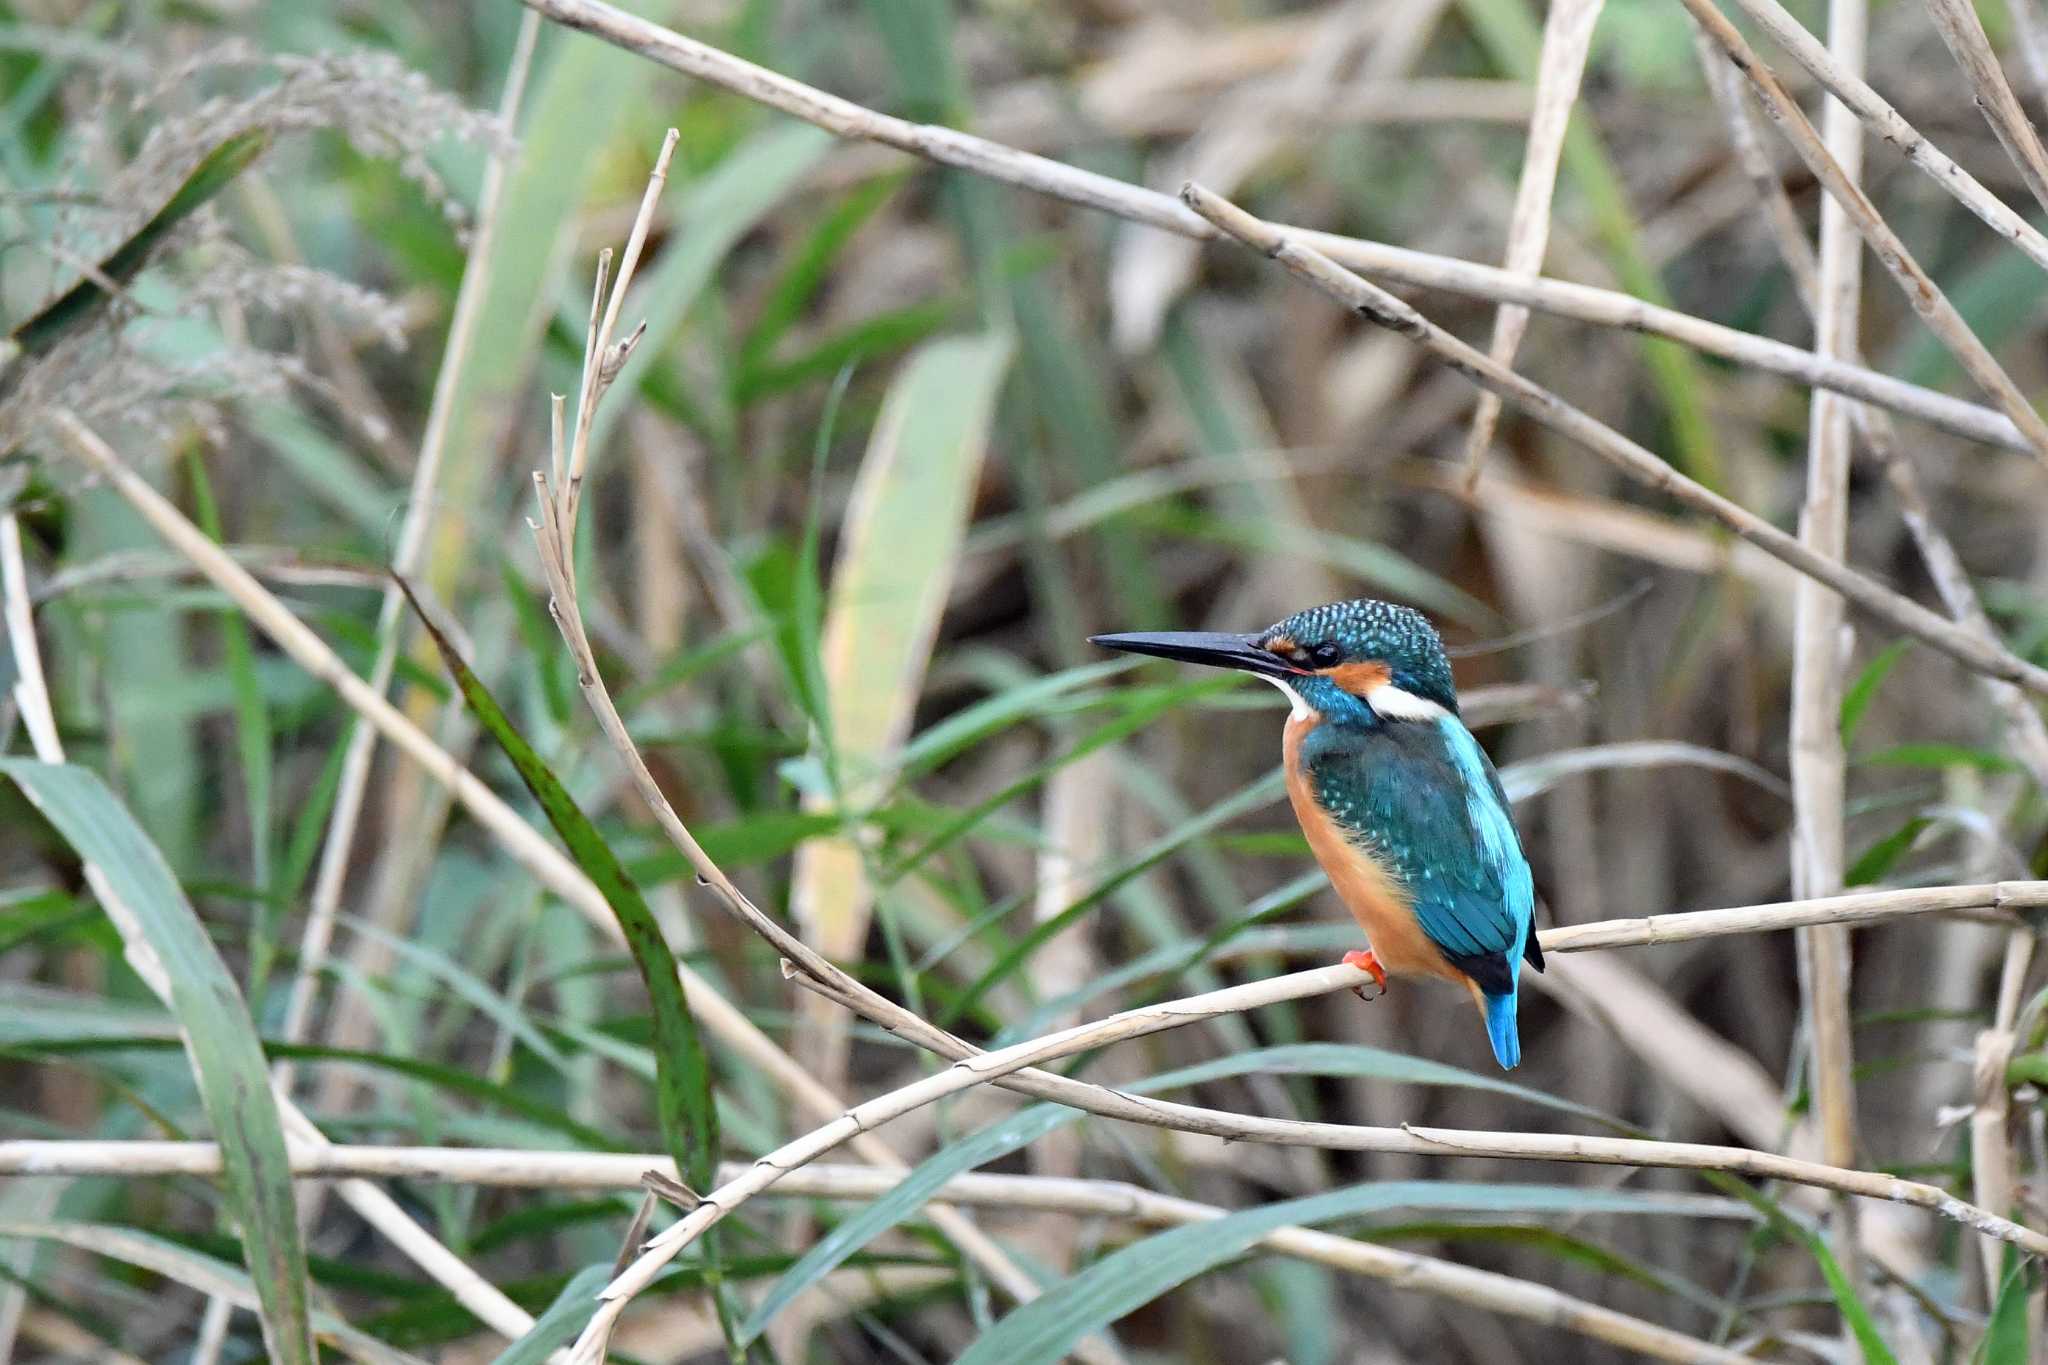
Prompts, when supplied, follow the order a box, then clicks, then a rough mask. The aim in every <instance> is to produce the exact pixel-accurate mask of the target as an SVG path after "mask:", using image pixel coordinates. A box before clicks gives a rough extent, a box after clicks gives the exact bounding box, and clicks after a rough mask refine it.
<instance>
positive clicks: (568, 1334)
mask: <svg viewBox="0 0 2048 1365" xmlns="http://www.w3.org/2000/svg"><path fill="white" fill-rule="evenodd" d="M611 1277H612V1268H611V1267H610V1266H608V1265H587V1266H585V1267H583V1269H581V1270H579V1271H577V1272H576V1274H575V1275H574V1277H572V1278H571V1279H570V1281H569V1283H567V1284H565V1285H563V1286H562V1292H561V1293H559V1294H557V1295H555V1301H554V1302H553V1303H551V1304H549V1305H548V1308H547V1311H546V1312H545V1313H542V1314H541V1315H540V1317H539V1318H537V1319H535V1321H534V1324H533V1326H531V1327H529V1328H528V1329H527V1331H526V1335H525V1336H523V1337H521V1338H519V1340H517V1341H515V1342H513V1343H512V1344H511V1345H510V1346H508V1347H506V1348H505V1349H504V1350H503V1351H501V1352H500V1353H499V1354H498V1358H497V1359H496V1360H494V1361H492V1362H491V1365H541V1362H542V1361H544V1360H546V1359H547V1358H548V1357H549V1356H550V1355H552V1354H554V1352H555V1350H556V1349H557V1348H558V1347H562V1346H567V1345H568V1344H569V1343H570V1342H571V1341H574V1340H575V1339H576V1334H577V1333H578V1332H581V1331H582V1330H583V1327H584V1324H585V1323H588V1322H589V1321H590V1317H591V1314H593V1313H595V1312H596V1311H597V1291H598V1290H600V1289H602V1288H604V1287H605V1284H606V1283H607V1282H608V1281H609V1280H610V1279H611Z"/></svg>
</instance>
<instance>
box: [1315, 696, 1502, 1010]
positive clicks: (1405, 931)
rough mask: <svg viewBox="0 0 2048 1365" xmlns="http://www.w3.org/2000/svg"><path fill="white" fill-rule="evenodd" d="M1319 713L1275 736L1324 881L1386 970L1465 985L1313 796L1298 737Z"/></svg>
mask: <svg viewBox="0 0 2048 1365" xmlns="http://www.w3.org/2000/svg"><path fill="white" fill-rule="evenodd" d="M1320 720H1321V717H1319V716H1315V715H1312V714H1311V715H1297V716H1290V717H1288V720H1287V729H1286V732H1285V736H1284V738H1283V739H1282V741H1281V755H1282V758H1283V760H1284V762H1285V765H1286V771H1287V799H1288V801H1289V802H1290V803H1291V804H1292V805H1293V806H1294V818H1295V819H1297V820H1299V821H1300V822H1301V831H1302V833H1303V834H1305V835H1307V836H1308V846H1309V849H1310V851H1311V852H1313V853H1314V854H1315V855H1316V861H1317V862H1318V863H1320V864H1321V865H1322V869H1323V874H1324V875H1325V876H1327V877H1328V878H1329V879H1330V885H1332V886H1334V887H1336V888H1337V896H1338V898H1339V899H1340V900H1342V901H1343V902H1344V907H1345V909H1347V910H1349V911H1350V912H1351V917H1352V918H1353V919H1355V920H1357V921H1358V925H1359V927H1360V928H1361V929H1363V930H1365V937H1366V941H1367V942H1368V943H1369V944H1370V945H1371V947H1372V951H1373V955H1374V956H1375V957H1377V958H1378V959H1379V961H1380V965H1381V966H1382V967H1385V968H1386V969H1387V971H1388V972H1390V973H1397V974H1408V975H1419V976H1435V977H1441V978H1443V979H1444V980H1447V981H1455V982H1458V983H1459V984H1461V985H1468V986H1469V985H1470V984H1471V983H1470V981H1469V980H1468V979H1467V977H1466V976H1465V974H1464V973H1463V972H1461V971H1459V970H1458V969H1457V968H1455V967H1453V966H1452V965H1451V964H1450V963H1448V962H1446V961H1444V957H1443V954H1442V953H1440V952H1438V951H1437V947H1436V945H1435V944H1434V943H1432V942H1430V941H1429V938H1428V936H1427V935H1425V934H1424V933H1423V932H1422V925H1421V924H1420V923H1419V922H1417V920H1416V918H1415V911H1414V910H1413V909H1412V908H1411V907H1410V904H1409V900H1408V895H1407V893H1406V892H1405V891H1403V890H1402V888H1401V885H1400V883H1399V881H1398V880H1397V879H1396V878H1395V876H1394V875H1393V873H1392V872H1390V871H1389V870H1388V869H1387V868H1385V867H1382V866H1381V865H1380V863H1379V860H1378V859H1376V858H1374V857H1373V855H1372V853H1371V852H1370V851H1369V850H1368V849H1366V848H1364V847H1362V846H1361V845H1360V844H1359V843H1357V842H1355V841H1354V840H1353V839H1351V838H1349V837H1347V836H1346V834H1345V833H1344V831H1343V830H1342V829H1341V828H1340V827H1339V826H1338V824H1337V822H1336V821H1334V820H1332V819H1331V818H1330V816H1329V814H1328V813H1327V812H1325V811H1324V810H1323V807H1322V805H1321V803H1320V802H1318V801H1317V800H1316V795H1315V791H1314V788H1313V785H1312V784H1311V783H1310V781H1309V776H1308V773H1307V772H1306V771H1305V770H1304V769H1303V768H1302V765H1301V742H1302V740H1303V739H1304V738H1306V737H1307V735H1308V732H1309V731H1310V730H1313V729H1314V728H1315V727H1316V725H1317V723H1318V722H1319V721H1320Z"/></svg>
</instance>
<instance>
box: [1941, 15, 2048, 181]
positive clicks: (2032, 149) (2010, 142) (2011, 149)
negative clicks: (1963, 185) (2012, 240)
mask: <svg viewBox="0 0 2048 1365" xmlns="http://www.w3.org/2000/svg"><path fill="white" fill-rule="evenodd" d="M1927 12H1928V14H1929V15H1931V16H1932V17H1933V19H1934V27H1935V30H1936V31H1937V32H1938V33H1940V34H1941V40H1942V42H1944V43H1946V44H1948V50H1949V51H1950V52H1951V53H1953V54H1954V56H1955V59H1956V65H1957V66H1960V67H1961V68H1962V69H1963V75H1964V76H1965V77H1967V78H1968V79H1969V82H1970V88H1971V89H1972V90H1974V91H1976V92H1977V108H1978V109H1980V110H1982V111H1983V113H1984V121H1985V122H1986V123H1988V124H1990V125H1991V131H1992V132H1993V133H1994V134H1996V135H1997V137H1998V145H1999V146H2001V147H2003V148H2005V154H2006V155H2007V156H2009V157H2011V158H2012V164H2013V165H2015V166H2017V167H2018V168H2019V172H2020V178H2021V179H2022V180H2025V181H2026V182H2027V189H2028V191H2029V192H2031V193H2032V194H2033V196H2034V202H2035V203H2036V204H2039V205H2040V206H2041V207H2042V208H2048V150H2044V149H2043V148H2042V146H2041V135H2040V134H2039V133H2038V132H2036V131H2035V130H2034V124H2033V120H2031V119H2029V118H2028V117H2027V111H2026V110H2025V109H2024V108H2022V107H2021V105H2020V97H2019V96H2018V95H2016V94H2014V93H2013V88H2012V83H2011V82H2010V81H2008V80H2006V78H2005V68H2004V67H2003V66H2001V65H1999V62H1998V54H1997V53H1996V52H1993V51H1992V50H1991V39H1990V37H1989V36H1988V35H1986V34H1985V32H1984V21H1983V20H1982V19H1979V18H1978V17H1977V7H1976V5H1975V4H1973V3H1971V0H1927Z"/></svg>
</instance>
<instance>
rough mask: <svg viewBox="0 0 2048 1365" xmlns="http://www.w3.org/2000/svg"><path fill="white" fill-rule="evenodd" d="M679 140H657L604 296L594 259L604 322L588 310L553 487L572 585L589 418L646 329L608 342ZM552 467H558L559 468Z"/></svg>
mask: <svg viewBox="0 0 2048 1365" xmlns="http://www.w3.org/2000/svg"><path fill="white" fill-rule="evenodd" d="M680 137H681V134H680V133H678V132H677V131H676V130H675V129H674V128H671V129H669V130H668V133H667V135H666V136H665V137H663V138H662V140H661V151H660V153H659V154H657V155H656V156H655V158H654V170H653V172H652V173H651V174H650V175H649V176H648V177H647V189H646V191H645V192H644V193H642V195H641V197H640V211H639V212H638V213H637V214H635V215H634V217H633V228H632V231H631V232H630V233H628V234H627V237H626V249H625V252H624V253H623V254H621V255H620V257H619V275H618V278H617V279H616V280H615V281H613V282H612V285H611V290H610V294H609V296H607V295H606V291H605V266H606V264H607V263H608V262H609V260H610V257H611V253H610V250H609V249H607V250H606V251H605V253H604V255H603V256H601V257H600V258H599V263H598V271H597V296H598V298H600V299H604V300H605V302H604V318H603V320H602V321H601V322H600V321H599V319H598V316H597V310H596V308H595V307H594V306H593V307H592V309H591V318H590V337H589V340H588V342H587V344H586V347H585V350H584V355H583V385H582V390H581V393H580V395H579V397H578V399H577V406H576V435H575V438H574V443H573V444H572V445H571V446H570V448H569V455H568V460H567V464H566V468H567V472H566V475H562V476H558V477H557V479H556V482H555V488H556V494H557V496H558V497H560V499H561V509H560V511H559V512H558V513H557V518H556V519H557V523H558V524H557V529H558V530H559V531H560V533H561V535H562V548H563V558H564V560H565V561H566V562H567V563H568V564H569V566H570V569H571V573H570V579H571V581H574V578H575V574H574V567H575V557H576V514H577V509H578V508H579V507H580V506H581V505H582V500H583V479H584V476H585V474H586V473H587V472H588V470H589V467H590V419H591V417H592V415H593V414H594V413H595V412H596V411H597V405H598V402H599V400H601V399H602V398H603V397H604V394H605V390H606V389H608V388H610V387H611V385H612V380H613V379H615V378H617V376H618V373H619V369H620V367H621V366H623V365H624V364H625V363H626V357H627V356H628V355H630V354H631V353H632V350H633V347H634V345H635V344H637V343H638V342H639V340H640V334H641V333H642V332H644V331H645V330H646V324H645V323H642V324H641V325H640V326H639V327H636V328H635V329H634V330H633V331H632V332H631V333H630V334H629V335H627V336H625V337H622V338H621V339H620V340H619V341H617V342H613V340H612V336H613V334H614V333H615V332H616V331H617V330H618V325H619V310H620V309H621V308H623V307H624V306H625V302H626V290H627V289H629V288H630V287H632V284H633V275H634V272H635V271H637V270H638V269H639V266H640V252H641V250H642V249H643V248H645V247H646V245H647V231H648V229H649V227H650V226H652V224H653V222H654V206H655V204H656V203H658V202H659V201H660V198H661V190H662V187H663V186H664V185H666V184H667V183H668V166H669V162H670V161H671V160H672V159H673V158H674V157H675V154H676V142H677V140H678V139H679V138H680ZM558 458H559V457H558ZM557 467H558V469H559V468H560V467H561V466H560V465H559V464H558V466H557Z"/></svg>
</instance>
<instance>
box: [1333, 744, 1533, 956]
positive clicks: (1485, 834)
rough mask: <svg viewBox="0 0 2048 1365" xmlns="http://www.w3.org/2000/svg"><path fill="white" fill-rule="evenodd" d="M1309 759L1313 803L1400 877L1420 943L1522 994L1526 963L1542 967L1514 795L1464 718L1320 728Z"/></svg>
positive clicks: (1531, 890) (1527, 869)
mask: <svg viewBox="0 0 2048 1365" xmlns="http://www.w3.org/2000/svg"><path fill="white" fill-rule="evenodd" d="M1319 740H1320V741H1321V742H1320V743H1318V742H1317V741H1319ZM1302 761H1303V765H1304V766H1305V767H1306V768H1307V769H1308V772H1309V777H1310V780H1311V781H1312V782H1314V784H1315V789H1316V799H1317V800H1318V801H1319V802H1320V803H1321V804H1322V805H1323V807H1324V809H1326V810H1328V811H1329V812H1330V814H1331V815H1332V816H1333V817H1334V818H1336V820H1337V821H1338V822H1339V823H1340V824H1341V825H1343V826H1344V827H1345V829H1346V830H1347V831H1348V832H1350V833H1352V834H1353V835H1354V836H1355V837H1357V838H1359V839H1360V840H1362V841H1364V842H1366V843H1369V844H1370V845H1371V847H1372V849H1373V851H1374V852H1375V853H1376V854H1377V855H1378V857H1379V859H1380V861H1381V862H1382V863H1383V864H1385V865H1386V866H1387V867H1389V868H1390V869H1391V870H1392V871H1393V872H1394V873H1395V874H1396V875H1398V876H1399V877H1400V878H1401V881H1402V883H1403V885H1404V888H1405V889H1406V891H1407V892H1408V894H1409V897H1410V898H1411V900H1412V901H1413V903H1414V906H1415V915H1416V918H1417V920H1419V921H1420V923H1421V925H1422V931H1423V933H1425V934H1426V935H1428V936H1429V938H1430V940H1431V941H1432V942H1433V943H1435V944H1436V945H1437V947H1438V948H1440V949H1441V950H1442V951H1443V954H1444V956H1445V957H1447V958H1449V959H1451V960H1452V961H1453V962H1455V963H1456V964H1457V965H1458V966H1460V967H1461V968H1463V969H1464V970H1465V971H1467V972H1468V973H1470V974H1471V975H1472V977H1473V978H1474V979H1475V980H1476V981H1478V982H1479V985H1480V987H1481V988H1482V989H1483V990H1485V991H1486V992H1487V993H1488V994H1508V993H1511V992H1513V990H1514V989H1515V980H1516V976H1517V974H1518V971H1519V968H1520V963H1521V959H1522V957H1523V955H1524V954H1525V953H1526V954H1527V955H1528V957H1529V960H1530V962H1531V963H1532V964H1534V965H1535V966H1536V967H1538V968H1539V969H1540V968H1541V967H1542V965H1543V961H1542V954H1541V950H1540V949H1537V948H1536V947H1535V946H1534V945H1535V936H1534V934H1533V933H1532V932H1531V924H1532V922H1533V920H1534V917H1535V905H1536V894H1535V887H1534V885H1533V883H1532V882H1531V880H1530V876H1529V863H1528V860H1527V859H1526V858H1524V857H1523V856H1522V841H1521V838H1520V836H1519V835H1518V834H1517V833H1516V831H1515V822H1514V817H1513V816H1512V815H1511V814H1510V813H1509V809H1508V802H1507V796H1506V794H1505V793H1504V792H1502V790H1501V786H1500V778H1499V777H1498V776H1497V775H1496V774H1495V773H1494V770H1493V764H1492V763H1491V762H1490V761H1488V759H1487V757H1486V753H1485V751H1484V750H1482V749H1481V748H1480V747H1479V744H1478V741H1476V740H1474V739H1473V738H1472V735H1471V732H1470V731H1468V730H1467V729H1466V728H1465V727H1464V725H1463V724H1462V723H1461V722H1460V721H1459V720H1458V719H1457V718H1456V717H1455V716H1445V717H1443V718H1441V719H1439V720H1436V721H1400V722H1395V723H1392V724H1386V725H1381V726H1377V727H1375V728H1374V729H1372V730H1370V731H1364V732H1361V731H1359V730H1356V729H1354V728H1353V727H1349V726H1343V727H1339V726H1333V725H1321V726H1318V727H1316V729H1315V730H1314V731H1312V732H1311V733H1310V734H1309V735H1308V736H1307V739H1306V741H1305V743H1304V745H1303V750H1302Z"/></svg>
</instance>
